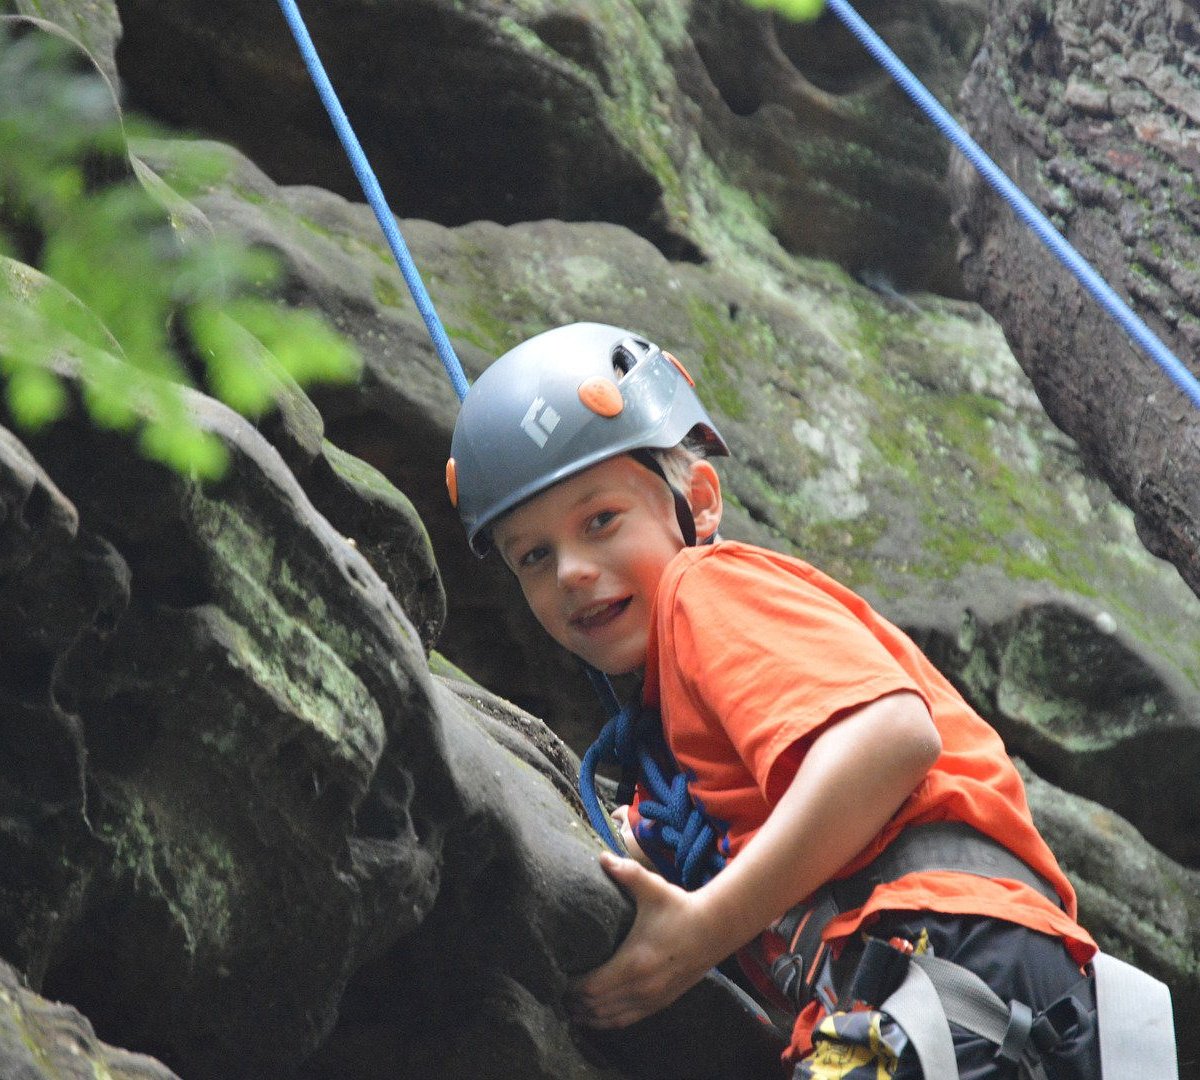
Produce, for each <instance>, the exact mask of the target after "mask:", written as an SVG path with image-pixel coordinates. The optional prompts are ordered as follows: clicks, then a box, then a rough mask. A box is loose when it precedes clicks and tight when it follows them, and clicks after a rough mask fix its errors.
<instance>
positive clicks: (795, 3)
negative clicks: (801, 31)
mask: <svg viewBox="0 0 1200 1080" xmlns="http://www.w3.org/2000/svg"><path fill="white" fill-rule="evenodd" d="M746 3H747V4H749V5H750V7H754V8H763V9H767V10H771V11H775V12H778V13H779V14H780V15H782V16H784V17H785V18H788V19H791V20H793V21H794V22H812V21H813V20H814V19H816V18H817V16H819V15H820V14H821V12H822V11H824V10H825V0H746Z"/></svg>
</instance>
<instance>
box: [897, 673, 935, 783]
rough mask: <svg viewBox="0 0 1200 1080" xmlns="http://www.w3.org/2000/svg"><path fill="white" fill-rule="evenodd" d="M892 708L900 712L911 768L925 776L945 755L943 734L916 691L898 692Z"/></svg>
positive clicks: (900, 722) (903, 737) (903, 736)
mask: <svg viewBox="0 0 1200 1080" xmlns="http://www.w3.org/2000/svg"><path fill="white" fill-rule="evenodd" d="M893 707H894V708H895V709H896V710H897V712H899V713H900V714H901V716H900V717H898V718H897V719H898V720H899V726H900V728H901V729H902V739H903V743H904V745H905V746H906V747H907V750H908V753H907V757H908V759H909V761H910V763H911V766H912V769H913V771H914V772H915V773H918V774H919V775H921V776H924V775H925V773H927V772H928V771H929V770H930V769H932V768H933V766H934V763H935V762H936V761H937V759H938V758H939V757H941V755H942V736H941V733H940V732H939V731H938V729H937V727H936V725H935V724H934V722H933V717H932V716H930V714H929V708H928V706H927V705H926V704H925V702H924V700H923V699H922V698H920V697H918V696H917V695H916V694H913V693H901V694H897V695H896V696H895V701H894V702H893Z"/></svg>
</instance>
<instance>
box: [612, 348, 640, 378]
mask: <svg viewBox="0 0 1200 1080" xmlns="http://www.w3.org/2000/svg"><path fill="white" fill-rule="evenodd" d="M612 363H613V371H614V372H616V374H618V375H628V374H629V373H630V371H632V370H633V368H634V366H635V365H636V364H637V357H636V356H634V355H633V353H632V352H630V351H629V348H628V346H626V345H618V346H617V347H616V348H615V349H613V352H612Z"/></svg>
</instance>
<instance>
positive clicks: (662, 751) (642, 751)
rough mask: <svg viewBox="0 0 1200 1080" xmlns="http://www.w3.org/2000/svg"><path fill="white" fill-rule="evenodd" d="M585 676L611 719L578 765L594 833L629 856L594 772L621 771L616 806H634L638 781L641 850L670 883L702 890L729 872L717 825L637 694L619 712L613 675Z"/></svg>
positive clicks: (596, 673) (592, 672)
mask: <svg viewBox="0 0 1200 1080" xmlns="http://www.w3.org/2000/svg"><path fill="white" fill-rule="evenodd" d="M587 674H588V677H589V678H590V679H591V681H592V685H593V687H595V689H596V692H597V693H598V694H599V696H600V699H601V701H602V702H603V703H604V705H605V708H606V709H607V710H608V711H609V716H610V719H609V721H608V723H606V724H605V725H604V727H603V728H602V729H601V731H600V735H599V737H598V738H597V739H596V741H595V742H594V743H592V745H591V746H589V747H588V749H587V752H586V753H585V754H584V755H583V761H582V762H581V763H580V766H579V794H580V796H581V798H582V799H583V806H584V809H585V810H586V811H587V815H588V820H589V821H590V822H591V823H592V828H594V829H595V830H596V832H597V833H599V834H600V836H601V838H602V839H603V840H604V842H605V843H606V844H608V846H609V847H610V848H612V850H613V851H615V852H616V853H617V854H618V855H624V854H625V849H624V848H623V847H622V846H621V844H620V843H619V842H618V841H617V838H616V837H615V836H614V835H613V832H612V829H611V828H610V827H609V823H608V815H607V814H606V813H605V812H604V808H603V807H602V806H601V804H600V799H599V796H598V795H597V794H596V768H597V766H599V765H600V764H601V763H605V762H609V763H612V764H614V765H619V766H620V767H621V782H620V785H619V787H618V788H617V801H618V802H620V803H626V804H627V803H629V802H631V801H632V799H633V794H634V788H635V785H636V784H637V783H638V782H639V781H640V783H641V798H640V800H639V801H638V815H639V816H640V817H641V819H642V824H641V827H640V828H639V830H638V840H639V843H641V845H642V849H643V850H644V851H645V853H646V854H647V855H648V856H649V857H650V859H651V860H652V861H653V863H654V865H655V866H656V867H657V868H658V870H659V872H660V873H661V874H662V875H663V877H665V878H666V879H667V880H668V881H673V882H675V884H677V885H682V886H683V887H684V888H685V889H698V888H699V887H700V886H701V885H704V884H705V883H706V882H708V881H709V880H711V879H712V877H713V876H714V875H715V874H717V873H718V872H720V870H722V869H723V868H724V866H725V858H724V856H722V855H721V853H720V852H719V851H718V850H717V846H718V842H719V839H720V837H719V836H718V833H717V829H716V826H715V825H714V823H713V821H712V819H711V818H709V817H708V815H707V814H705V813H704V811H703V810H701V808H700V807H699V806H697V805H696V802H695V800H694V799H693V798H692V795H691V792H690V791H688V786H687V777H686V776H685V775H684V774H683V772H681V771H680V769H679V766H678V765H677V764H676V762H675V758H674V757H673V756H672V755H671V752H670V750H669V748H668V747H667V745H666V743H665V741H664V740H663V737H662V729H661V725H660V723H659V720H658V717H657V715H656V714H655V713H654V712H653V710H648V709H644V708H643V707H642V704H641V695H640V693H639V694H635V695H634V697H633V698H632V699H631V700H630V702H629V703H628V704H627V705H626V706H625V707H624V708H619V707H617V697H616V694H615V692H614V691H613V688H612V683H610V682H609V680H608V677H607V676H606V675H604V674H603V673H602V672H600V671H597V670H596V669H595V668H592V667H588V668H587ZM614 709H615V712H614V711H613V710H614Z"/></svg>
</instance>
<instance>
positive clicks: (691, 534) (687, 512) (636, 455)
mask: <svg viewBox="0 0 1200 1080" xmlns="http://www.w3.org/2000/svg"><path fill="white" fill-rule="evenodd" d="M629 456H630V457H631V458H633V460H634V461H636V462H637V463H638V464H639V465H644V466H645V467H646V468H647V469H649V470H650V471H651V472H652V473H654V474H655V475H656V476H657V477H659V478H660V479H661V480H662V482H663V483H664V484H666V485H667V490H669V491H670V492H671V497H672V498H673V499H674V500H675V519H676V520H677V521H678V522H679V531H680V532H681V533H682V534H683V543H684V546H685V547H696V546H697V540H696V519H695V518H694V517H692V508H691V506H690V504H689V503H688V501H687V499H685V498H684V497H683V492H682V491H680V490H679V488H677V487H676V486H675V485H674V484H672V483H671V481H670V480H668V479H667V474H666V473H665V472H663V467H662V466H661V465H660V464H659V463H658V459H657V458H656V457H655V456H654V455H653V454H652V453H650V451H649V450H630V451H629ZM713 539H714V537H713V536H706V537H705V538H704V539H703V540H701V541H699V543H700V544H711V543H712V542H713Z"/></svg>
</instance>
